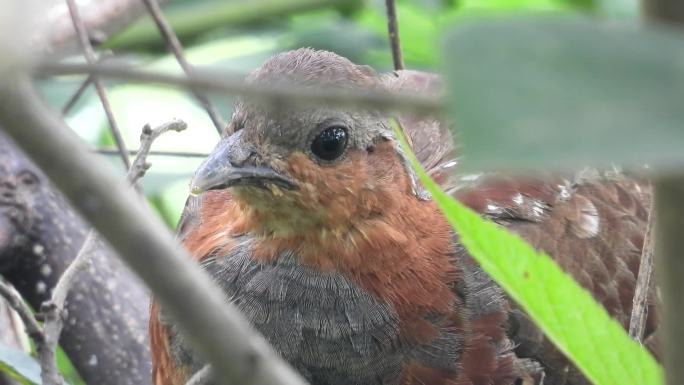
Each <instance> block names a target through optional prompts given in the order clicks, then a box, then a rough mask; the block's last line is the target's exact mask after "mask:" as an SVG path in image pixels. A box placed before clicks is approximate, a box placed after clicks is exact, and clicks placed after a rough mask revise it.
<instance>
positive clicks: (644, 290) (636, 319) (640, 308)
mask: <svg viewBox="0 0 684 385" xmlns="http://www.w3.org/2000/svg"><path fill="white" fill-rule="evenodd" d="M655 215H656V214H655V198H652V199H651V204H650V209H649V212H648V224H647V227H646V235H644V245H643V247H642V249H641V262H640V263H639V273H638V276H637V281H636V288H635V290H634V298H633V299H632V314H631V317H630V320H629V336H630V337H632V339H633V340H635V341H637V342H639V343H641V342H642V340H643V338H644V330H645V328H646V319H647V317H648V299H649V298H648V297H649V296H648V294H649V291H650V290H649V289H650V288H651V277H652V276H653V248H654V245H653V238H654V236H655V234H654V231H653V228H654V226H655V225H654V222H655Z"/></svg>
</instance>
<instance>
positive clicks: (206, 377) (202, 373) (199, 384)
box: [185, 365, 214, 385]
mask: <svg viewBox="0 0 684 385" xmlns="http://www.w3.org/2000/svg"><path fill="white" fill-rule="evenodd" d="M213 379H214V371H213V370H212V369H211V365H204V367H203V368H202V369H200V370H198V371H197V373H195V374H193V375H192V377H190V379H189V380H188V381H187V382H186V383H185V385H207V384H209V383H210V381H212V380H213Z"/></svg>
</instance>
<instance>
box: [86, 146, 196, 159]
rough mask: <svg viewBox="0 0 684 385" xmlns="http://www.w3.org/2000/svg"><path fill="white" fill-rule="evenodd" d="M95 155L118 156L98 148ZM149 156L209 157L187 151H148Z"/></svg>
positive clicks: (111, 150) (115, 153) (133, 152)
mask: <svg viewBox="0 0 684 385" xmlns="http://www.w3.org/2000/svg"><path fill="white" fill-rule="evenodd" d="M138 151H139V150H128V153H129V154H131V155H135V154H137V153H138ZM95 152H96V153H98V154H102V155H119V151H118V150H116V149H113V148H98V149H96V150H95ZM149 155H155V156H175V157H179V158H206V157H207V156H209V154H207V153H203V152H187V151H154V150H152V151H150V152H149Z"/></svg>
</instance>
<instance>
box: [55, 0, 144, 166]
mask: <svg viewBox="0 0 684 385" xmlns="http://www.w3.org/2000/svg"><path fill="white" fill-rule="evenodd" d="M66 3H67V6H68V7H69V14H70V15H71V20H72V21H73V23H74V28H75V29H76V34H77V35H78V38H79V43H80V44H81V49H82V50H83V55H84V56H85V58H86V61H87V62H88V64H94V63H95V62H96V58H95V52H94V51H93V46H92V45H91V44H90V39H89V38H88V31H87V30H86V27H85V24H84V23H83V19H81V15H80V14H79V11H78V6H77V5H76V0H66ZM93 84H94V85H95V90H96V91H97V95H98V96H99V97H100V101H101V102H102V108H103V109H104V112H105V115H106V116H107V120H108V121H109V127H110V129H111V131H112V136H113V137H114V142H116V147H117V148H118V149H119V152H120V154H121V160H122V161H123V163H124V166H126V169H129V168H130V166H131V160H130V158H129V156H128V151H126V144H125V143H124V140H123V137H122V136H121V131H120V130H119V126H118V125H117V123H116V119H115V118H114V113H113V112H112V106H111V104H110V103H109V98H108V97H107V91H106V90H105V88H104V85H102V82H101V81H100V80H99V79H98V78H97V77H96V76H95V77H94V78H93Z"/></svg>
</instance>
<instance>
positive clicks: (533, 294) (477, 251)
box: [394, 123, 664, 385]
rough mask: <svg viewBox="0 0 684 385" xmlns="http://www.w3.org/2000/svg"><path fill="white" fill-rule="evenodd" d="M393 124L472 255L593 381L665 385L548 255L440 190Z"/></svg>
mask: <svg viewBox="0 0 684 385" xmlns="http://www.w3.org/2000/svg"><path fill="white" fill-rule="evenodd" d="M394 128H395V132H396V134H397V136H398V137H399V138H400V139H401V141H402V146H403V147H404V149H407V153H408V156H409V159H410V160H411V163H412V164H413V167H414V168H415V169H416V170H417V172H418V175H419V176H420V179H421V181H422V182H423V184H424V185H425V187H426V188H427V189H428V190H429V191H430V192H431V193H432V196H433V198H434V199H435V201H436V202H437V203H438V204H439V206H440V207H441V209H442V211H443V212H444V214H445V216H446V218H447V219H448V220H449V222H450V223H451V225H452V226H454V229H456V231H457V232H458V234H459V236H460V239H461V242H462V243H463V245H464V246H465V247H466V248H467V249H468V251H469V252H470V254H471V255H472V256H473V258H475V260H477V262H478V263H479V264H480V265H481V266H482V269H483V270H484V271H485V272H487V273H488V274H489V275H490V276H491V277H492V278H493V279H494V280H495V281H496V282H497V283H498V284H499V285H501V287H503V288H504V290H506V292H507V293H508V295H509V296H510V297H511V298H513V299H514V300H515V301H516V302H517V303H519V304H520V306H522V308H523V309H525V311H526V312H527V313H528V314H530V316H532V318H533V319H534V320H535V322H536V323H537V324H538V325H539V326H540V327H541V328H542V330H543V331H544V333H545V334H546V335H547V336H548V337H549V338H550V339H551V341H553V343H554V344H555V345H556V346H557V347H558V348H559V349H560V350H561V351H562V352H563V353H564V354H565V355H566V356H568V357H569V358H570V359H571V360H572V361H573V362H574V363H575V364H576V365H577V367H578V368H579V369H580V370H581V371H582V372H583V373H584V374H585V375H586V376H587V377H588V378H589V379H590V380H591V381H592V382H593V383H594V384H596V385H614V384H640V385H661V384H663V383H664V382H663V371H662V368H661V367H660V365H659V364H658V363H657V362H656V361H655V359H654V358H653V357H652V356H651V355H650V354H649V353H648V352H647V351H646V350H645V349H644V348H643V347H641V346H640V345H638V344H637V343H636V342H634V341H633V340H631V339H630V338H629V335H627V333H626V332H625V330H624V329H623V328H622V326H621V325H620V324H618V323H617V322H616V321H615V320H613V319H612V318H611V317H610V316H609V315H608V313H607V312H606V310H605V309H604V308H603V307H602V306H601V305H599V304H598V303H596V301H595V300H594V299H593V298H592V296H591V294H590V293H589V292H588V291H586V290H585V289H583V288H582V287H580V286H579V285H578V284H577V283H576V282H575V281H574V280H573V279H572V277H570V276H569V275H568V274H566V273H565V272H564V271H563V270H562V269H561V268H560V267H559V266H558V265H557V264H556V263H555V261H553V259H551V258H550V257H549V256H547V255H545V254H544V253H540V252H537V251H535V250H534V248H532V246H530V245H529V244H527V243H526V242H525V241H524V240H522V239H521V238H520V237H518V236H517V235H514V234H511V233H510V232H508V231H507V230H506V229H504V228H502V227H500V226H498V225H497V224H495V223H493V222H491V221H487V220H484V219H483V218H481V217H480V216H479V215H478V214H477V213H475V212H474V211H472V210H470V209H469V208H467V207H465V206H463V205H462V204H461V203H459V202H458V201H456V200H455V199H453V198H452V197H451V196H449V195H447V194H446V193H444V192H443V191H442V190H441V189H440V188H439V186H438V185H437V184H436V183H435V182H434V181H432V180H431V179H430V177H429V176H428V175H427V174H426V173H425V170H423V168H422V167H421V165H420V163H419V162H418V160H417V159H416V158H415V156H414V155H413V153H411V152H410V150H408V149H410V147H409V146H408V144H407V143H406V139H405V138H404V137H403V135H402V132H401V128H400V127H399V126H398V124H397V123H394ZM570 309H571V311H569V310H570Z"/></svg>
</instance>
